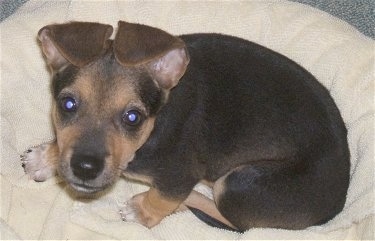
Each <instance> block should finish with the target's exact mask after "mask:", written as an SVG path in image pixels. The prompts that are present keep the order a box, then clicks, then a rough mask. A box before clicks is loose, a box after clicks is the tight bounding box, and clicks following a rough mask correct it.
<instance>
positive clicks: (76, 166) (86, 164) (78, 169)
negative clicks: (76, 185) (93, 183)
mask: <svg viewBox="0 0 375 241" xmlns="http://www.w3.org/2000/svg"><path fill="white" fill-rule="evenodd" d="M70 167H71V168H72V171H73V174H74V175H75V176H76V177H78V178H80V179H81V180H84V181H85V180H92V179H95V178H97V177H98V176H99V174H100V173H101V172H102V171H103V169H104V159H101V158H100V159H99V158H96V157H93V156H88V155H73V156H72V159H71V161H70Z"/></svg>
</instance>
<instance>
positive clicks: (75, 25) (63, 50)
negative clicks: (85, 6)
mask: <svg viewBox="0 0 375 241" xmlns="http://www.w3.org/2000/svg"><path fill="white" fill-rule="evenodd" d="M112 32H113V27H112V26H110V25H105V24H99V23H89V22H71V23H66V24H53V25H47V26H45V27H43V28H42V29H40V30H39V33H38V39H39V40H40V42H41V45H42V50H43V53H44V55H45V56H46V59H47V63H48V64H49V65H50V66H51V68H52V70H59V69H60V68H61V67H63V66H64V65H66V64H67V63H71V64H73V65H75V66H78V67H82V66H84V65H86V64H88V63H89V62H91V61H93V60H95V59H96V58H97V57H98V56H100V55H101V54H103V52H104V51H105V49H106V48H107V40H108V39H109V37H110V36H111V35H112Z"/></svg>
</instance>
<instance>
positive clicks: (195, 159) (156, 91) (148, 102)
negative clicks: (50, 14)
mask: <svg viewBox="0 0 375 241" xmlns="http://www.w3.org/2000/svg"><path fill="white" fill-rule="evenodd" d="M112 32H113V28H112V27H111V26H109V25H104V24H99V23H81V22H72V23H67V24H56V25H48V26H46V27H44V28H42V29H41V30H40V32H39V35H38V37H39V40H40V42H41V47H42V50H43V53H44V55H45V57H46V60H47V63H48V66H49V67H50V68H51V72H52V93H53V108H52V120H53V124H54V127H55V131H56V141H54V142H52V143H48V144H42V145H40V146H38V147H35V148H32V149H30V150H28V151H27V152H26V153H25V154H24V155H23V156H22V163H23V166H24V168H25V171H26V173H27V174H28V175H29V176H30V177H31V178H32V179H34V180H35V181H44V180H46V179H47V178H48V177H50V176H52V175H55V173H56V172H57V173H58V174H59V175H60V176H61V177H62V178H63V179H64V180H65V181H66V182H67V183H68V184H69V185H70V186H71V187H72V188H73V189H75V190H77V191H80V192H85V193H94V192H97V191H101V190H103V189H105V188H106V187H108V186H110V185H111V184H113V183H114V182H115V181H116V179H117V178H118V177H119V176H120V175H121V174H124V175H125V176H127V177H129V178H132V179H136V180H140V181H142V182H145V183H147V184H149V185H150V190H149V191H147V192H145V193H141V194H138V195H136V196H134V197H133V198H132V199H131V200H130V201H128V202H127V205H126V207H125V208H124V209H123V210H121V215H122V217H123V219H124V220H129V221H138V222H140V223H142V224H144V225H146V226H148V227H152V226H154V225H156V224H158V223H159V222H160V221H161V220H162V219H163V218H164V217H165V216H167V215H169V214H171V213H172V212H174V211H178V210H185V209H186V208H190V209H191V210H192V211H193V212H194V213H195V214H196V215H197V216H200V217H201V218H202V219H204V220H205V221H206V222H211V224H214V225H221V224H223V225H227V226H229V227H232V228H234V229H237V230H246V229H248V228H251V227H275V228H285V229H303V228H306V227H308V226H311V225H317V224H322V223H324V222H326V221H328V220H330V219H331V218H333V217H334V216H335V215H336V214H337V213H338V212H340V211H341V210H342V208H343V206H344V203H345V198H346V192H347V188H348V182H349V167H350V163H349V150H348V144H347V137H346V135H347V132H346V128H345V126H344V123H343V121H342V118H341V116H340V113H339V111H338V109H337V107H336V105H335V104H334V101H333V100H332V98H331V97H330V95H329V93H328V91H327V90H326V89H325V88H324V87H323V86H322V85H321V84H319V83H318V81H317V80H316V79H315V78H314V77H313V76H312V75H311V74H310V73H308V72H307V71H306V70H304V69H303V68H302V67H300V66H299V65H297V64H296V63H294V62H293V61H291V60H289V59H288V58H286V57H284V56H282V55H280V54H277V53H275V52H273V51H271V50H269V49H266V48H264V47H261V46H259V45H257V44H255V43H251V42H248V41H245V40H242V39H239V38H235V37H230V36H224V35H219V34H192V35H184V36H179V37H175V36H172V35H170V34H168V33H166V32H164V31H162V30H159V29H156V28H152V27H149V26H144V25H140V24H131V23H126V22H119V26H118V31H117V33H116V36H115V38H114V40H110V39H109V38H110V36H111V34H112ZM198 182H204V183H206V184H208V185H209V186H211V187H212V188H213V193H214V201H211V200H210V199H207V198H205V197H204V196H202V195H200V194H198V193H196V192H195V191H192V189H193V187H194V186H195V185H196V184H197V183H198Z"/></svg>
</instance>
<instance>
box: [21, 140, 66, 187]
mask: <svg viewBox="0 0 375 241" xmlns="http://www.w3.org/2000/svg"><path fill="white" fill-rule="evenodd" d="M58 157H59V148H58V146H57V143H56V141H53V142H51V143H45V144H41V145H39V146H36V147H32V148H30V149H29V150H27V151H25V152H24V154H23V155H21V162H22V167H23V168H24V170H25V173H26V174H27V175H29V177H30V179H33V180H34V181H37V182H43V181H45V180H47V179H48V178H50V177H52V176H54V175H56V168H57V163H58Z"/></svg>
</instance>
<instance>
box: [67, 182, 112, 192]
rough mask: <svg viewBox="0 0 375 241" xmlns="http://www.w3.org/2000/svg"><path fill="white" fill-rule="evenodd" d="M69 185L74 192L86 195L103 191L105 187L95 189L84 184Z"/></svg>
mask: <svg viewBox="0 0 375 241" xmlns="http://www.w3.org/2000/svg"><path fill="white" fill-rule="evenodd" d="M69 184H70V186H71V187H72V188H73V189H74V190H75V191H78V192H80V193H86V194H93V193H97V192H100V191H103V190H104V189H105V188H106V186H100V187H96V186H91V185H88V184H85V183H69Z"/></svg>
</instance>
